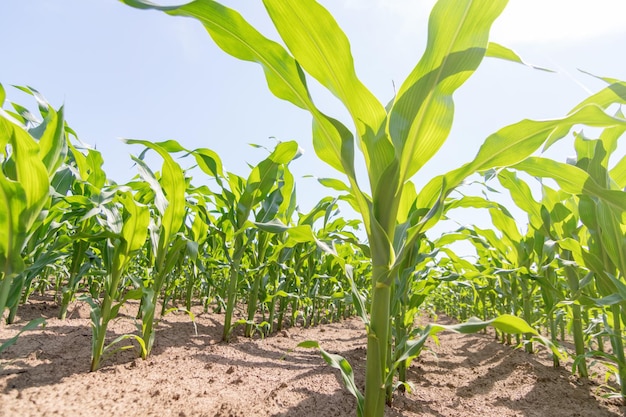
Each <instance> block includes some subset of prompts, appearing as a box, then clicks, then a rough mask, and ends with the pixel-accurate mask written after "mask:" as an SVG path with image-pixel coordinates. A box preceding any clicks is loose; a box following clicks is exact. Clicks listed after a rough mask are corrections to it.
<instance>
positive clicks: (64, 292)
mask: <svg viewBox="0 0 626 417" xmlns="http://www.w3.org/2000/svg"><path fill="white" fill-rule="evenodd" d="M24 90H25V91H26V92H28V93H30V94H31V95H34V96H35V97H36V98H37V101H38V104H39V107H40V109H39V110H40V113H41V117H42V118H43V120H41V119H39V120H38V119H37V118H36V117H35V116H34V115H33V114H32V113H31V112H30V111H29V110H27V109H26V108H25V107H23V106H21V105H18V104H15V103H11V106H12V109H11V110H7V111H3V116H4V119H3V129H4V130H3V134H4V133H5V132H6V135H4V136H3V137H4V138H6V139H7V141H8V142H7V144H6V146H5V149H6V152H7V153H6V155H5V157H4V159H3V163H4V164H3V166H4V169H5V181H6V182H7V184H9V186H12V187H14V188H17V187H23V186H32V187H33V188H34V190H33V191H31V192H30V193H31V194H32V195H33V196H34V197H33V198H35V197H36V200H34V201H35V202H36V203H37V204H38V205H37V206H36V207H34V208H33V209H32V210H33V212H32V213H31V212H30V211H28V210H26V209H24V207H18V208H16V209H14V208H13V207H12V205H14V204H18V203H20V202H21V203H22V204H24V203H25V207H28V204H31V205H34V203H33V202H29V201H30V200H27V199H20V198H17V197H15V196H13V195H10V196H8V197H7V198H6V201H7V202H8V203H7V204H9V203H10V204H9V205H8V206H7V207H8V209H7V211H8V212H9V213H13V215H14V216H15V217H16V218H19V216H20V215H21V216H22V218H26V219H27V220H28V223H24V224H23V225H20V227H21V228H22V229H21V231H20V234H19V235H18V234H17V233H9V235H8V236H6V238H5V243H11V244H13V245H15V244H19V245H20V246H19V247H11V246H8V245H7V246H6V247H7V248H8V249H5V250H4V251H3V252H2V253H3V256H5V258H3V259H5V260H4V262H5V265H6V266H5V268H4V269H3V275H2V281H1V283H2V294H3V297H2V303H3V306H2V307H3V309H2V310H3V311H4V310H5V308H6V309H7V310H8V313H7V317H6V319H7V322H8V323H12V322H13V321H14V320H15V319H16V316H17V312H18V308H19V306H20V305H21V304H23V303H24V302H26V301H27V300H28V297H29V296H30V295H31V294H32V293H33V292H34V291H41V292H46V291H50V290H52V291H54V293H55V298H56V299H57V300H58V303H59V318H61V319H65V318H66V316H67V312H68V307H69V305H70V303H71V302H73V301H75V300H76V299H79V300H81V301H84V302H86V303H88V304H89V305H90V306H91V319H92V329H93V339H92V342H93V345H92V364H91V370H96V369H98V368H99V367H100V365H101V362H102V360H103V359H104V358H105V357H107V356H108V355H110V354H111V353H113V352H115V351H117V350H119V349H128V348H132V347H133V344H132V343H131V344H128V342H127V341H128V340H129V339H130V340H132V341H134V342H135V344H134V346H136V347H138V348H139V351H140V354H141V356H142V357H143V358H146V357H147V356H148V355H149V354H150V353H151V350H152V348H153V345H154V342H155V324H156V322H157V321H158V317H160V316H163V315H164V314H166V313H167V312H169V311H171V310H172V309H177V310H183V311H186V312H187V313H188V314H190V316H191V318H192V319H193V314H191V308H192V305H193V303H194V302H195V301H196V300H202V302H203V304H204V307H205V310H206V309H208V308H210V306H212V307H213V308H214V309H215V310H216V311H219V312H224V314H225V320H224V322H225V323H224V333H223V339H224V340H228V339H229V337H230V335H231V333H232V331H233V329H234V328H235V327H236V326H238V325H241V326H245V335H246V336H252V335H253V334H255V333H257V332H258V333H260V334H261V335H263V336H264V335H266V334H269V333H272V332H275V331H277V330H280V329H282V327H283V325H284V323H285V322H287V323H290V324H291V325H295V324H301V325H305V326H309V325H315V324H318V323H320V322H329V321H336V320H340V319H341V318H344V317H347V316H350V315H353V314H354V309H353V307H352V304H351V291H350V286H351V285H352V284H351V283H353V282H356V283H357V284H358V285H359V286H360V287H363V286H364V281H366V280H368V279H369V265H368V263H367V262H366V261H365V260H366V258H365V256H364V255H363V253H362V251H363V250H364V249H366V248H367V247H366V245H362V244H360V242H359V240H358V238H357V236H356V235H355V230H356V229H357V228H358V224H359V223H358V222H356V221H347V220H345V219H343V218H342V217H340V216H339V206H338V202H337V199H334V198H330V197H328V198H324V199H322V200H321V201H320V202H319V203H318V204H317V205H316V206H315V207H314V208H313V209H312V210H311V211H310V212H307V213H302V212H299V211H298V210H297V209H296V208H297V206H296V201H295V196H296V190H295V181H294V178H293V175H292V174H291V172H290V171H289V168H288V164H289V162H290V161H291V160H292V159H294V158H296V157H297V156H298V155H299V149H298V146H297V144H296V143H295V142H285V143H279V144H278V145H277V146H276V148H275V149H274V150H273V151H272V152H270V154H269V155H268V157H267V158H266V159H264V160H263V161H261V162H260V163H259V164H257V165H256V166H254V167H252V169H251V173H250V174H249V176H248V178H243V177H241V176H238V175H236V174H234V173H230V172H224V171H223V168H222V163H221V160H220V159H219V157H218V156H217V155H216V154H215V153H214V152H212V151H210V150H208V149H196V150H187V149H185V148H183V147H182V146H181V145H180V144H179V143H177V142H175V141H168V142H160V143H152V142H148V141H143V140H127V142H128V143H129V144H131V145H141V146H143V151H142V152H140V154H139V155H138V156H133V157H132V161H133V162H134V164H135V166H136V169H137V170H138V175H137V177H136V178H134V179H133V180H131V181H130V182H129V183H127V184H122V185H120V184H115V183H114V182H112V181H110V180H109V179H108V178H107V175H106V173H105V172H104V170H103V169H102V166H103V163H104V161H103V158H102V155H101V154H100V153H99V152H98V151H96V150H94V149H90V148H89V147H87V146H86V145H84V144H82V143H81V142H80V141H79V140H78V138H77V137H76V136H75V134H74V132H73V131H72V130H71V129H70V128H69V127H68V126H67V125H66V124H65V122H64V121H63V119H62V118H61V117H62V114H63V113H62V109H61V110H59V111H55V110H54V109H52V108H51V107H50V106H49V105H48V104H47V102H46V101H45V100H44V98H43V97H42V96H41V95H40V94H39V93H37V92H36V91H34V90H30V89H24ZM3 91H4V90H3ZM15 132H17V133H15ZM42 132H43V133H42ZM35 134H39V135H41V136H35ZM20 138H21V139H20ZM54 141H56V142H54ZM25 146H26V149H27V150H28V149H29V148H28V147H27V146H30V147H31V149H30V150H29V152H30V153H28V152H27V151H23V150H22V147H25ZM44 147H45V148H44ZM147 152H156V153H157V154H158V155H159V156H160V157H161V159H162V161H163V164H162V166H161V169H160V170H159V171H153V170H152V169H151V168H150V167H149V166H148V164H147V163H146V162H145V156H146V154H147ZM180 153H182V154H183V157H188V158H193V163H195V165H196V166H195V168H196V169H199V170H200V172H201V173H202V174H206V176H207V177H209V178H210V179H211V180H212V181H213V185H214V186H212V187H208V186H206V185H202V186H199V187H196V186H194V185H192V182H191V180H192V178H191V177H190V176H189V175H188V173H187V171H186V170H185V169H183V168H182V167H181V165H179V164H178V163H177V162H176V161H175V160H174V158H173V154H180ZM48 155H51V156H48ZM27 156H28V157H30V158H31V159H27V158H26V157H27ZM53 157H54V159H52V158H53ZM34 160H38V161H39V162H38V163H37V164H34V163H33V161H34ZM47 161H50V162H49V163H50V168H47V169H46V171H45V173H46V176H45V177H44V175H43V174H44V169H43V168H45V163H46V162H47ZM129 162H131V161H130V159H129ZM31 163H32V164H34V166H41V167H42V169H41V170H40V171H41V174H42V175H41V176H40V177H41V184H39V183H36V182H34V181H33V180H32V179H30V178H28V177H27V175H28V174H27V172H28V169H29V168H28V166H29V164H31ZM33 172H34V173H37V171H36V170H35V171H33ZM12 175H14V177H12ZM17 175H19V176H17ZM30 175H32V173H31V174H30ZM35 179H37V177H35ZM33 184H34V185H33ZM36 187H39V188H36ZM17 190H18V191H19V192H20V193H22V194H27V193H26V190H21V189H20V188H17ZM35 191H37V193H38V194H35ZM9 209H10V210H9ZM9 220H11V219H7V221H9ZM8 224H9V225H12V224H14V223H8ZM18 230H20V229H18ZM9 231H11V230H9ZM20 236H21V237H20ZM17 237H19V239H20V240H16V238H17ZM11 239H12V240H11ZM16 253H17V254H19V255H20V256H18V257H16V256H15V254H16ZM328 253H332V254H333V255H334V256H326V254H328ZM338 258H341V259H346V260H348V261H349V262H350V264H352V265H354V272H353V273H352V275H351V276H352V277H355V278H354V279H353V280H352V281H349V280H348V279H347V277H346V276H345V273H344V270H343V269H342V268H341V265H340V264H339V263H338V262H337V259H338ZM14 265H15V266H14ZM51 277H52V279H51ZM131 300H135V302H136V303H138V304H139V311H138V314H137V317H136V318H137V323H138V332H137V333H136V334H135V333H133V334H126V335H121V336H119V337H117V338H115V339H114V340H111V339H110V337H109V335H108V334H107V329H108V324H109V323H110V322H111V321H112V320H114V319H116V318H118V317H119V314H120V311H121V309H122V308H123V307H124V306H125V304H127V303H128V302H129V301H131ZM241 305H247V308H246V310H247V311H246V312H245V313H243V312H236V311H235V309H236V307H237V308H239V307H240V306H241ZM180 306H182V307H180ZM39 322H40V321H37V322H35V323H34V324H38V323H39ZM34 324H33V325H34ZM31 327H32V325H31Z"/></svg>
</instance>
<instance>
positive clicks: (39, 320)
mask: <svg viewBox="0 0 626 417" xmlns="http://www.w3.org/2000/svg"><path fill="white" fill-rule="evenodd" d="M0 88H1V85H0ZM0 98H2V97H0ZM41 325H43V326H45V325H46V321H45V320H44V319H43V318H41V317H40V318H37V319H34V320H31V321H29V322H28V323H27V324H26V326H24V327H22V328H21V329H20V331H19V332H18V333H17V334H16V335H15V336H13V337H12V338H10V339H8V340H6V341H5V342H4V343H2V344H0V353H2V352H3V351H4V350H6V349H7V348H8V347H9V346H12V345H14V344H15V343H16V342H17V340H18V338H19V337H20V335H21V334H22V333H24V332H27V331H29V330H33V329H35V328H36V327H39V326H41Z"/></svg>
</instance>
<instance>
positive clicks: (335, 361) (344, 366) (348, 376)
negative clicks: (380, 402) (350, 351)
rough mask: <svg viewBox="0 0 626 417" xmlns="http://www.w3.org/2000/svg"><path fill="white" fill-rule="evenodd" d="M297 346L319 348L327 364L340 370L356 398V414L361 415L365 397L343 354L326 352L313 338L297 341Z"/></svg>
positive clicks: (347, 386)
mask: <svg viewBox="0 0 626 417" xmlns="http://www.w3.org/2000/svg"><path fill="white" fill-rule="evenodd" d="M298 347H301V348H306V349H317V350H319V352H320V354H321V355H322V357H323V358H324V360H325V361H326V363H327V364H329V365H330V366H332V367H333V368H336V369H339V371H341V377H342V378H343V382H344V384H345V385H346V388H347V389H348V391H349V392H350V393H351V394H352V395H354V397H355V398H356V400H357V415H358V416H359V417H361V416H363V415H364V414H363V407H364V405H365V398H364V397H363V394H361V391H359V388H358V387H357V386H356V383H355V382H354V372H353V371H352V366H350V363H349V362H348V361H347V360H346V359H345V358H344V357H343V356H340V355H337V354H334V353H328V352H326V351H325V350H324V349H322V348H321V346H320V344H319V343H318V342H316V341H314V340H305V341H304V342H300V343H298Z"/></svg>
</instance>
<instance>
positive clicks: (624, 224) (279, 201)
mask: <svg viewBox="0 0 626 417" xmlns="http://www.w3.org/2000/svg"><path fill="white" fill-rule="evenodd" d="M122 2H123V3H125V4H127V5H129V6H131V7H135V8H139V9H152V10H156V11H159V12H163V13H166V14H168V15H171V16H184V17H191V18H193V19H196V20H198V21H199V22H200V23H201V24H202V25H203V26H204V27H205V29H206V31H207V32H208V35H209V37H207V39H206V40H207V41H210V40H212V41H213V42H214V43H215V44H216V45H217V46H218V47H219V48H220V49H222V50H223V51H224V52H225V53H227V54H229V55H231V56H233V57H234V58H237V59H239V60H242V61H247V62H250V63H256V64H259V65H260V66H261V69H262V72H263V75H264V77H265V81H266V83H267V87H268V88H269V90H270V91H271V93H272V94H273V95H274V96H276V97H277V98H279V99H282V100H284V101H286V102H289V103H291V104H293V105H295V106H297V107H299V108H300V109H302V110H304V111H305V112H308V114H310V116H311V120H312V129H311V137H312V144H313V148H314V150H315V153H316V155H317V157H318V158H319V159H320V160H322V161H323V162H325V163H326V164H328V165H329V166H330V167H332V168H333V169H334V170H335V171H336V172H337V178H321V179H319V182H320V183H321V186H325V187H328V188H329V189H330V190H332V193H331V192H329V194H333V196H328V197H325V198H323V199H321V200H320V201H319V202H318V203H317V204H316V205H315V207H314V208H313V209H312V210H310V211H307V212H302V211H300V209H299V205H298V200H297V196H298V194H297V191H298V188H297V184H296V183H297V180H296V178H295V176H294V175H293V173H292V170H291V168H292V167H293V165H295V164H298V157H299V156H300V154H301V149H300V146H299V145H298V143H297V142H295V141H286V142H278V143H277V144H276V146H275V147H274V148H273V149H267V150H265V151H266V152H265V151H263V152H265V156H264V159H261V160H260V161H259V162H258V163H256V165H253V164H251V165H250V167H249V171H248V172H245V173H239V174H237V173H233V172H229V171H227V168H226V166H225V164H224V163H223V162H222V160H221V158H220V156H219V155H218V154H217V153H216V152H214V151H213V150H211V149H210V148H198V149H189V148H188V147H186V146H185V143H184V140H181V141H175V140H167V141H154V142H151V141H148V140H139V139H126V140H125V142H126V144H127V145H128V146H127V149H128V154H129V157H128V158H132V161H133V162H134V169H135V174H136V175H135V177H134V178H133V179H132V180H130V181H129V182H126V183H123V184H118V183H116V182H115V181H114V180H113V179H111V178H109V175H108V174H107V173H106V172H105V171H104V170H103V168H102V167H103V163H104V160H103V156H102V154H101V153H100V152H99V151H98V150H96V149H94V148H92V147H90V146H89V145H86V144H85V143H83V142H82V141H81V140H80V139H79V136H78V135H79V132H75V131H74V130H73V129H72V128H71V124H70V123H69V122H68V121H67V120H66V113H65V110H64V108H63V107H58V108H55V106H54V105H53V104H50V103H48V102H47V101H46V99H45V98H44V96H43V95H42V94H41V93H40V92H39V91H37V90H35V89H34V88H31V87H17V89H18V90H15V89H12V90H9V89H8V88H6V89H5V87H3V86H1V85H0V103H1V104H2V110H1V111H0V141H1V142H0V144H1V145H2V146H1V149H2V150H1V151H0V163H1V166H2V173H1V175H0V266H1V267H2V269H1V270H0V311H1V312H3V314H4V315H3V318H4V319H5V321H6V324H12V323H14V322H15V320H16V317H17V316H18V312H19V310H20V308H22V307H23V306H24V305H25V304H28V303H29V298H31V297H33V296H35V295H37V294H53V296H54V299H55V300H56V302H57V303H58V305H59V319H62V320H64V319H66V315H67V312H68V308H69V306H70V305H71V304H72V303H76V302H80V303H86V304H88V305H89V306H90V311H91V363H90V364H87V365H88V366H89V369H90V371H92V372H96V371H98V370H99V369H100V368H101V367H102V365H103V362H105V361H106V360H107V359H108V358H110V357H112V356H114V355H115V354H116V353H118V352H119V351H121V350H128V349H130V350H134V351H136V354H137V356H138V357H140V358H142V359H147V358H149V357H150V355H151V354H152V350H153V347H154V346H155V344H158V336H159V334H158V331H157V329H158V321H159V319H160V318H161V317H163V316H164V315H166V314H168V313H170V312H172V311H178V312H182V313H185V314H187V315H188V316H189V320H190V321H193V320H194V314H193V313H192V307H194V306H199V305H200V306H202V308H203V310H204V311H213V312H216V313H219V314H220V315H222V316H221V317H223V322H222V325H223V333H222V340H223V342H224V343H226V342H229V340H231V338H232V336H233V334H234V333H235V332H239V333H241V334H242V335H243V337H249V338H258V337H263V338H266V337H273V336H274V335H275V334H276V333H277V332H280V331H281V330H283V328H286V327H294V326H301V327H309V326H319V325H323V324H326V323H332V322H341V321H342V320H343V319H345V318H348V317H353V316H356V317H359V318H360V319H361V320H362V322H363V325H364V327H365V329H366V334H367V342H366V343H367V363H366V369H365V389H364V390H363V387H361V386H358V384H357V383H356V382H355V378H354V372H353V369H352V367H351V365H350V364H349V363H348V361H347V360H346V359H345V358H343V357H341V356H339V355H337V354H334V353H332V352H329V351H326V350H325V349H324V346H323V344H321V343H318V341H314V340H311V341H306V342H303V343H300V345H299V346H300V347H303V348H313V349H316V350H317V351H319V353H320V355H322V357H323V358H324V359H325V361H326V362H327V363H328V364H329V365H331V366H332V367H334V368H337V369H338V372H340V373H341V376H342V379H343V381H344V382H345V386H346V389H347V390H348V391H350V393H352V394H353V395H354V397H355V413H356V414H357V415H358V416H367V417H374V416H377V417H380V416H383V415H384V414H385V409H386V407H387V405H390V404H391V403H392V402H393V400H394V397H396V396H398V395H402V393H403V392H405V391H409V390H411V389H413V388H412V385H411V381H409V380H407V369H408V368H409V367H410V366H411V364H412V362H413V361H414V360H415V359H416V358H418V357H419V355H420V354H421V353H422V349H423V348H424V345H425V343H426V341H427V340H428V339H429V338H436V337H437V334H438V333H440V332H442V331H454V332H460V333H476V332H482V331H485V329H486V328H487V327H492V328H493V329H495V337H496V338H497V339H498V340H499V341H501V342H503V343H505V344H509V345H514V346H519V347H522V348H523V349H524V350H525V351H526V352H527V353H529V354H535V353H536V352H538V351H547V352H549V353H550V355H552V358H553V359H552V360H553V364H554V366H555V367H559V366H564V364H565V363H568V364H572V365H571V371H572V373H573V374H575V375H577V376H578V377H580V378H587V377H589V369H588V367H589V365H590V363H591V362H600V363H602V364H603V365H604V366H605V367H606V369H607V376H606V378H607V380H609V379H610V380H611V381H613V382H614V384H616V386H617V387H618V388H617V389H614V390H612V391H609V392H608V394H607V395H609V396H613V397H617V398H621V399H626V357H625V351H624V334H623V326H624V325H625V324H626V192H625V190H626V156H624V155H619V152H618V141H619V139H620V138H621V137H622V136H623V133H624V131H625V130H626V118H625V117H624V115H623V113H622V112H621V109H620V106H621V105H623V104H624V103H625V102H626V82H624V81H620V80H616V79H611V78H603V81H604V82H605V83H606V87H605V88H604V89H602V90H600V91H598V92H596V93H595V94H592V95H590V96H589V97H588V98H586V99H585V100H584V101H582V102H581V103H579V104H574V103H572V104H573V105H572V109H571V111H570V112H569V113H567V114H565V115H563V116H562V117H560V118H555V119H550V120H542V121H535V120H528V119H523V120H521V121H519V122H517V123H514V124H511V125H509V126H505V127H502V128H500V129H499V130H497V131H495V132H494V133H493V134H491V135H490V136H488V137H487V138H485V140H484V142H483V144H482V145H481V146H480V148H479V149H476V153H475V156H474V157H473V159H472V160H471V161H470V162H468V163H466V164H464V165H462V166H460V167H449V171H448V172H447V173H446V174H444V175H440V176H437V177H435V178H432V179H431V180H430V181H428V182H426V185H425V186H424V187H422V188H421V189H418V188H417V187H416V186H415V185H414V183H413V182H412V179H414V177H415V176H416V175H419V173H420V170H421V168H422V167H423V166H424V165H425V164H426V163H427V162H428V161H429V160H430V159H431V158H432V157H433V156H434V155H435V154H436V153H437V152H438V150H439V149H440V148H441V146H442V145H443V144H444V142H445V141H446V139H447V137H448V135H449V132H450V129H451V126H452V122H453V118H454V102H453V94H454V93H455V91H456V90H457V89H459V88H462V85H463V84H464V83H465V82H466V81H467V80H468V79H469V78H470V76H471V75H472V74H473V73H474V72H475V71H476V69H477V68H478V67H479V65H480V64H481V62H482V60H483V58H485V57H488V58H497V59H501V60H507V61H513V62H515V63H517V64H518V65H519V64H523V61H522V60H521V58H520V57H518V56H517V55H516V54H515V53H514V52H513V51H512V50H510V49H508V48H506V47H505V46H502V45H499V44H496V43H493V42H490V41H489V32H490V29H491V26H492V24H493V23H494V21H496V19H497V18H498V16H499V15H500V13H501V12H502V10H503V9H504V8H505V6H506V3H507V2H506V1H505V0H490V1H487V0H474V1H471V0H467V1H466V0H463V1H452V0H439V1H438V2H437V4H436V5H435V6H434V8H433V10H432V12H431V15H430V21H429V27H428V43H427V47H426V50H425V52H424V54H423V56H422V58H421V59H420V61H419V62H418V63H417V64H416V65H415V67H414V69H413V71H412V72H411V73H410V74H409V76H408V77H407V78H406V80H404V82H402V83H401V84H400V85H399V87H398V89H397V91H396V94H395V96H394V97H393V98H392V99H391V100H390V101H389V102H386V103H381V102H380V101H379V100H378V99H377V98H376V97H375V96H374V95H373V94H372V93H371V92H370V91H369V90H368V88H367V87H366V86H365V85H364V84H363V83H362V82H361V81H360V80H359V79H358V78H357V76H356V73H355V69H354V63H353V60H352V55H351V52H350V44H349V40H348V38H347V37H346V36H345V34H344V33H343V31H342V30H341V28H340V27H339V26H338V24H337V22H336V21H335V20H334V18H333V16H332V15H331V14H330V13H329V12H328V11H327V10H326V9H324V8H323V7H322V6H321V5H320V4H318V3H317V2H316V1H314V0H300V1H298V2H292V1H285V0H263V4H264V6H265V9H266V11H267V13H268V15H269V17H270V19H271V22H272V23H273V25H274V27H275V29H276V32H277V34H278V35H279V36H280V38H281V41H282V44H279V43H277V42H276V41H274V40H271V39H268V38H266V37H265V36H264V35H262V34H261V33H260V32H259V31H257V29H255V27H253V26H252V25H251V24H250V23H248V22H247V21H246V20H245V19H244V18H243V17H242V16H241V15H240V14H239V13H238V12H237V11H235V10H233V9H231V8H228V7H226V6H224V5H221V4H220V3H218V2H215V1H212V0H195V1H193V2H191V3H188V4H186V5H183V6H157V5H154V4H152V3H149V2H147V1H143V0H122ZM283 45H284V46H283ZM242 65H245V64H243V63H242ZM528 71H535V69H533V68H528ZM307 80H315V81H317V82H318V83H319V84H321V85H322V86H323V87H324V88H325V89H327V90H328V92H330V93H331V94H332V95H334V96H335V97H337V98H338V99H339V100H340V101H341V103H342V104H343V105H344V106H345V109H346V111H347V114H349V116H350V119H349V121H348V122H346V123H345V124H344V122H342V121H339V120H338V118H335V117H333V116H332V115H327V114H325V113H323V112H322V110H320V109H319V108H318V107H317V106H316V104H315V102H314V101H313V99H312V98H311V94H310V90H309V86H308V84H307V83H308V81H307ZM18 91H19V92H20V93H23V94H25V95H26V96H27V97H28V98H29V100H30V102H26V101H25V102H21V103H16V102H12V101H10V100H8V99H7V95H9V93H11V94H12V93H13V92H18ZM33 103H34V104H36V108H37V111H31V110H29V106H30V107H32V104H33ZM37 113H38V114H37ZM522 117H523V115H522ZM583 128H588V129H589V128H592V129H590V130H589V131H593V132H594V134H593V136H587V133H583ZM557 142H561V143H560V144H564V143H567V146H569V148H570V149H571V150H572V153H573V154H574V155H575V156H574V157H572V158H568V159H567V160H565V158H564V159H563V160H555V159H549V158H547V157H545V156H542V152H543V151H545V150H546V149H548V148H550V147H551V146H553V145H554V144H555V143H557ZM355 144H356V146H355ZM359 158H362V159H359ZM155 160H156V161H157V163H156V164H155V163H153V162H149V161H155ZM357 162H358V163H361V162H362V163H364V166H365V167H366V171H367V172H366V175H365V176H360V175H357V169H356V168H355V166H357ZM471 180H475V182H478V183H479V185H478V187H479V188H480V189H481V192H480V193H476V194H480V195H467V194H466V193H460V192H457V191H459V190H463V186H464V184H466V183H467V182H469V181H471ZM502 195H505V196H506V199H507V203H503V202H501V199H500V196H502ZM342 204H346V205H349V206H350V207H351V209H352V210H354V212H356V213H357V214H358V215H359V216H360V218H359V219H358V220H357V219H348V218H345V217H344V216H343V214H342V212H341V210H340V207H341V205H342ZM470 208H471V209H478V210H479V211H481V212H483V213H484V216H485V217H486V218H488V219H489V220H490V224H491V227H489V228H481V227H479V226H476V225H471V224H470V225H464V226H462V227H459V228H458V229H456V230H451V231H450V232H449V233H445V234H443V235H441V236H436V237H434V236H432V233H427V232H429V231H430V230H431V229H432V228H433V227H434V226H435V225H437V223H438V222H440V221H441V220H444V219H453V218H454V216H455V213H457V212H458V211H460V210H467V209H470ZM514 212H515V213H523V215H522V216H519V215H517V217H516V216H515V215H514V214H512V213H514ZM459 242H465V244H466V245H469V246H470V247H471V252H472V256H465V255H466V254H462V253H459V252H458V251H457V249H456V248H457V246H456V244H458V243H459ZM129 304H132V305H136V306H138V313H137V316H136V318H135V320H136V323H137V330H136V331H135V332H133V333H129V334H125V335H122V336H119V337H117V338H115V339H113V340H111V338H109V337H107V328H108V326H109V324H110V323H111V322H112V321H113V320H118V319H120V309H122V308H123V307H124V306H126V305H129ZM425 314H430V316H431V317H435V316H436V315H446V316H448V317H450V318H453V319H455V320H456V322H457V323H458V324H454V325H443V324H439V323H438V322H437V321H435V320H432V323H430V324H424V322H423V321H420V320H418V318H420V317H423V316H424V315H425ZM42 324H43V319H36V320H33V321H32V322H30V323H27V324H26V323H24V324H23V325H24V326H25V327H24V328H23V330H24V331H28V330H32V329H33V328H35V327H37V326H40V325H42ZM2 325H3V326H4V325H5V324H2ZM568 341H572V343H573V344H572V347H570V344H569V343H565V342H568ZM2 342H3V344H2V345H1V346H0V352H1V351H3V350H5V349H6V348H8V347H9V346H10V345H13V344H16V343H17V344H19V338H13V339H10V340H4V341H2ZM294 348H295V346H294ZM0 358H1V356H0Z"/></svg>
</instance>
